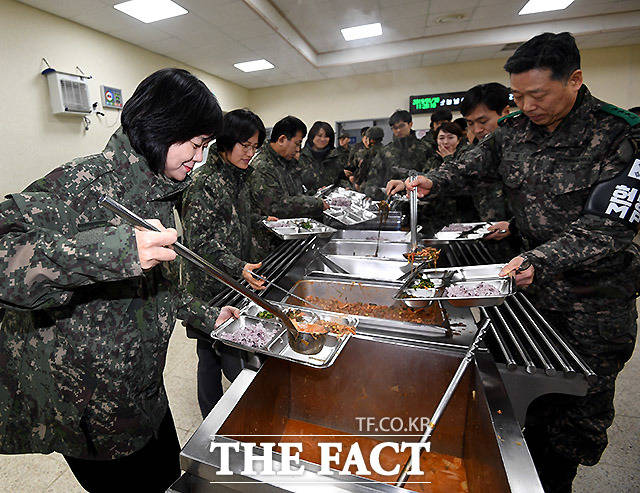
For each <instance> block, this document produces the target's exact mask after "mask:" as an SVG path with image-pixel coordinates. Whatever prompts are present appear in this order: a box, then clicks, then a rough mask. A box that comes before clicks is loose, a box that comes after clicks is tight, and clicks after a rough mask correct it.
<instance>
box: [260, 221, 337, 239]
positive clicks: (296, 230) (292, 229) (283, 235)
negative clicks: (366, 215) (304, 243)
mask: <svg viewBox="0 0 640 493" xmlns="http://www.w3.org/2000/svg"><path fill="white" fill-rule="evenodd" d="M301 222H310V223H311V224H312V225H313V227H312V229H304V228H302V227H300V226H298V224H299V223H301ZM272 223H277V224H278V225H279V226H278V227H273V226H271V225H270V224H272ZM283 223H284V224H285V225H283ZM262 224H264V226H265V227H266V228H267V229H268V230H269V231H271V232H272V233H274V234H275V235H276V236H278V237H279V238H280V239H282V240H301V239H304V238H308V237H309V236H317V237H319V238H328V237H330V236H331V235H333V233H335V232H336V231H337V230H336V229H335V228H332V227H330V226H327V225H325V224H322V223H320V222H318V221H316V220H315V219H310V218H308V217H299V218H294V219H278V220H277V221H267V220H266V219H265V220H264V221H262Z"/></svg>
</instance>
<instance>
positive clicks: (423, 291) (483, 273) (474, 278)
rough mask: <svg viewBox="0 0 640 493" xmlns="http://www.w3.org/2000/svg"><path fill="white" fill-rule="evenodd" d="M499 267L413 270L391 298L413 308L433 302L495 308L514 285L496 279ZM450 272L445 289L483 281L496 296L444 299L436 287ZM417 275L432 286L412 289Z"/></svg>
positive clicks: (509, 294)
mask: <svg viewBox="0 0 640 493" xmlns="http://www.w3.org/2000/svg"><path fill="white" fill-rule="evenodd" d="M502 267H503V264H491V265H478V266H468V267H451V268H443V269H416V271H415V272H414V273H413V274H412V275H411V276H409V278H408V279H407V280H406V281H405V282H404V284H402V286H401V287H400V289H398V291H397V292H396V294H395V295H394V296H393V297H394V299H396V300H401V301H403V302H404V303H405V304H407V305H408V306H411V307H414V308H420V307H424V306H428V305H429V304H430V303H432V302H434V301H447V302H449V303H451V305H453V306H457V307H473V306H497V305H500V304H502V302H503V301H504V300H505V298H506V297H507V296H511V295H512V294H515V292H516V285H515V282H514V279H513V278H512V277H499V276H498V273H499V272H500V269H502ZM450 272H453V277H452V278H451V281H450V284H448V286H454V285H459V286H474V285H477V284H479V283H480V282H484V283H486V284H489V285H491V286H494V287H495V288H497V289H498V291H499V292H500V294H499V295H495V296H483V297H463V296H455V297H451V296H444V293H443V292H442V291H443V290H442V289H441V288H440V287H441V283H442V278H443V277H444V276H445V274H446V273H450ZM419 274H426V275H427V276H428V277H429V279H431V281H432V282H433V284H434V287H433V288H420V289H415V288H412V287H411V286H413V285H414V283H415V281H416V278H417V277H418V275H419ZM439 288H440V289H439Z"/></svg>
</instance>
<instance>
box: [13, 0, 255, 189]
mask: <svg viewBox="0 0 640 493" xmlns="http://www.w3.org/2000/svg"><path fill="white" fill-rule="evenodd" d="M43 57H44V58H46V59H47V61H48V62H49V63H50V64H51V66H52V67H53V68H55V69H57V70H60V71H62V72H75V67H76V65H77V66H79V67H80V68H81V69H82V70H83V71H84V72H85V73H87V74H90V75H92V76H93V79H91V80H90V81H89V83H90V88H91V99H92V101H98V100H99V89H100V85H101V84H105V85H112V86H115V87H119V88H121V89H122V91H123V96H124V97H125V100H126V98H128V97H129V96H131V94H132V93H133V90H134V89H135V87H136V86H137V85H138V83H139V82H140V81H141V80H142V79H144V78H145V77H146V76H147V75H149V74H150V73H152V72H154V71H156V70H158V69H160V68H163V67H180V68H185V69H187V70H190V71H191V72H193V73H194V74H195V75H196V76H198V77H200V78H201V79H202V80H203V81H204V82H205V83H206V84H207V86H208V87H209V88H210V89H211V90H212V91H213V92H214V93H215V94H216V96H217V97H218V99H219V100H220V104H221V106H222V108H223V109H224V110H229V109H234V108H237V107H244V106H247V104H248V100H249V91H248V90H247V89H244V88H242V87H240V86H238V85H236V84H232V83H230V82H227V81H225V80H222V79H219V78H217V77H214V76H212V75H210V74H207V73H204V72H201V71H198V70H195V69H193V68H191V67H188V66H185V65H184V64H181V63H179V62H176V61H174V60H172V59H170V58H166V57H163V56H160V55H157V54H155V53H151V52H149V51H147V50H144V49H142V48H139V47H136V46H134V45H132V44H129V43H127V42H124V41H121V40H118V39H116V38H113V37H111V36H108V35H106V34H102V33H100V32H97V31H94V30H92V29H89V28H86V27H83V26H81V25H79V24H75V23H73V22H70V21H67V20H64V19H62V18H60V17H56V16H54V15H51V14H48V13H46V12H43V11H40V10H37V9H34V8H31V7H29V6H26V5H24V4H21V3H18V2H14V1H13V0H0V60H1V70H2V82H1V83H0V104H1V105H2V108H1V110H0V113H1V115H2V116H1V117H0V118H1V122H2V124H1V125H0V126H1V128H2V151H1V152H0V197H3V196H4V195H5V194H7V193H9V192H13V191H16V190H21V189H22V188H24V187H25V186H26V185H28V184H29V183H31V182H32V181H33V180H34V179H36V178H39V177H40V176H43V175H44V174H45V173H46V172H48V171H49V170H51V169H53V168H55V167H56V166H58V165H60V164H62V163H65V162H67V161H69V160H71V159H73V158H75V157H78V156H83V155H88V154H94V153H96V152H100V151H101V150H102V149H103V148H104V145H105V143H106V142H107V140H108V139H109V136H110V135H111V134H112V133H113V131H114V129H115V128H117V126H118V118H119V111H117V110H105V111H104V113H105V114H106V119H103V121H102V122H101V121H99V120H98V118H97V117H96V116H95V115H91V116H90V119H91V121H92V124H91V126H90V128H89V131H88V132H84V130H83V127H82V117H81V116H71V115H60V116H58V115H53V114H52V112H51V105H50V100H49V92H48V91H49V90H48V85H47V81H46V78H45V77H44V76H43V75H41V74H40V72H41V71H42V70H43V69H44V68H46V66H45V65H44V63H43V62H42V58H43ZM104 120H106V122H104ZM110 125H112V126H110Z"/></svg>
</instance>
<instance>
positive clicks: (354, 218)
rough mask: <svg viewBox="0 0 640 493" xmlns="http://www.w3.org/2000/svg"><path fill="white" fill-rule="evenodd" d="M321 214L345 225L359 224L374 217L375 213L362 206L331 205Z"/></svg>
mask: <svg viewBox="0 0 640 493" xmlns="http://www.w3.org/2000/svg"><path fill="white" fill-rule="evenodd" d="M323 214H324V215H325V216H327V217H330V218H331V219H334V220H336V221H338V222H339V223H341V224H344V225H346V226H353V225H354V224H361V223H364V222H367V221H370V220H372V219H375V218H376V213H375V212H371V211H368V210H366V209H363V208H362V207H354V205H353V204H351V207H331V208H330V209H327V210H326V211H324V212H323Z"/></svg>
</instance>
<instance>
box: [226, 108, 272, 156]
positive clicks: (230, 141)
mask: <svg viewBox="0 0 640 493" xmlns="http://www.w3.org/2000/svg"><path fill="white" fill-rule="evenodd" d="M222 121H223V122H224V125H223V128H222V133H221V134H220V135H218V137H217V139H216V147H217V150H218V152H228V151H231V150H232V149H233V148H234V146H235V145H236V144H238V143H242V142H246V141H247V140H249V139H250V138H251V137H253V135H254V134H255V133H256V132H258V147H260V146H261V145H262V143H263V142H264V138H265V135H266V133H267V132H266V130H265V129H264V123H262V120H261V119H260V117H259V116H258V115H256V114H255V113H254V112H253V111H249V110H246V109H240V110H233V111H230V112H229V113H227V114H226V115H224V118H223V120H222Z"/></svg>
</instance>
